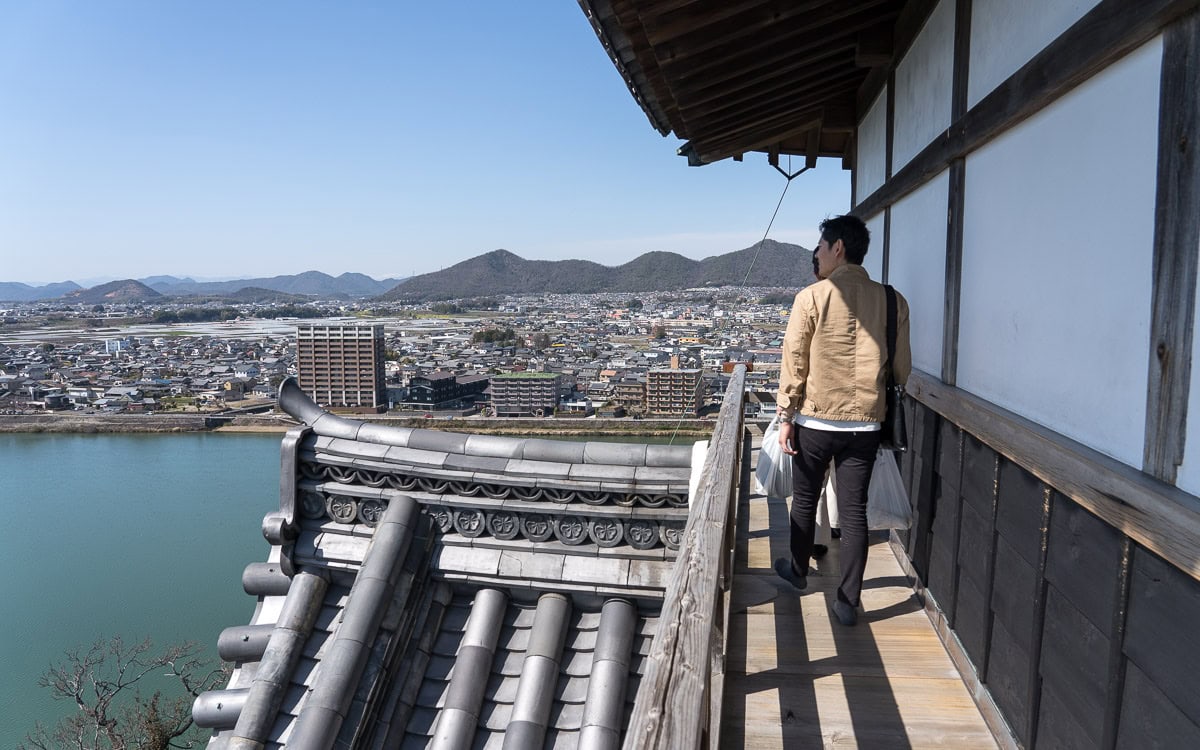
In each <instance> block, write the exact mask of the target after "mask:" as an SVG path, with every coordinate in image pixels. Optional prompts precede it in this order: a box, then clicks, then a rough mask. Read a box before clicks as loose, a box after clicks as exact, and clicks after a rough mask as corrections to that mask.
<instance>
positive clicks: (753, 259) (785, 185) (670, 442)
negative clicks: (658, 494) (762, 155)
mask: <svg viewBox="0 0 1200 750" xmlns="http://www.w3.org/2000/svg"><path fill="white" fill-rule="evenodd" d="M771 166H773V167H775V169H777V170H778V171H779V174H781V175H783V176H784V177H786V178H787V181H786V182H784V183H783V192H781V193H780V194H779V200H778V201H777V202H776V203H775V211H774V212H773V213H772V214H771V220H770V221H768V222H767V228H766V229H765V230H764V231H763V236H762V239H761V240H759V241H758V243H757V244H756V245H755V246H754V255H753V256H752V257H751V258H750V267H749V268H747V269H746V276H745V278H743V279H742V286H746V284H747V283H748V282H749V281H750V272H751V271H753V270H754V263H755V262H756V261H757V260H758V254H759V253H760V252H762V246H763V243H764V242H766V241H767V235H769V234H770V233H771V227H773V226H774V225H775V217H777V216H779V208H780V206H782V205H783V199H784V197H785V196H786V195H787V191H788V188H789V187H791V184H792V180H794V179H796V178H797V177H799V176H800V175H802V174H804V173H805V172H807V171H808V170H809V169H811V167H809V166H805V167H804V168H802V169H798V170H796V171H795V172H785V171H784V170H783V168H782V167H780V166H779V165H778V164H772V165H771ZM791 168H792V156H791V154H788V169H791ZM682 424H683V417H682V416H680V417H679V421H678V422H676V423H675V429H674V431H672V432H671V438H670V440H668V441H667V445H673V444H674V443H675V435H677V434H678V433H679V427H680V425H682Z"/></svg>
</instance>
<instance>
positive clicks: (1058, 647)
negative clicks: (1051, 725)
mask: <svg viewBox="0 0 1200 750" xmlns="http://www.w3.org/2000/svg"><path fill="white" fill-rule="evenodd" d="M1104 586H1105V587H1106V588H1111V586H1109V585H1108V581H1104ZM1108 652H1109V640H1108V638H1107V637H1106V636H1105V635H1104V633H1102V632H1101V631H1100V630H1099V629H1098V628H1097V627H1096V626H1095V625H1093V624H1092V623H1091V621H1089V620H1088V618H1087V617H1086V616H1084V614H1083V613H1082V612H1080V611H1079V610H1078V609H1076V608H1075V607H1074V606H1073V605H1072V604H1071V602H1070V601H1068V599H1067V597H1065V596H1063V595H1062V594H1061V592H1059V591H1058V590H1057V589H1055V588H1054V587H1051V588H1050V590H1049V592H1048V593H1047V597H1046V618H1045V624H1044V630H1043V634H1042V654H1041V667H1040V673H1041V675H1042V691H1043V694H1044V693H1045V692H1047V691H1050V692H1052V693H1054V694H1055V695H1056V696H1058V700H1059V701H1061V702H1062V704H1063V707H1064V708H1065V709H1066V711H1067V712H1068V713H1070V715H1071V716H1072V717H1073V718H1074V720H1075V722H1076V723H1078V724H1079V725H1080V726H1081V727H1083V730H1084V731H1085V733H1086V736H1087V739H1088V746H1089V747H1099V746H1100V741H1101V739H1102V737H1103V731H1104V708H1105V705H1106V703H1107V688H1108V671H1109V670H1108ZM1041 713H1042V718H1043V720H1045V719H1047V718H1049V719H1051V720H1053V719H1054V718H1055V717H1047V713H1048V712H1047V711H1046V706H1045V704H1043V705H1042V712H1041ZM1039 736H1041V730H1040V729H1039Z"/></svg>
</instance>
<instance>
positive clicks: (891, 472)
mask: <svg viewBox="0 0 1200 750" xmlns="http://www.w3.org/2000/svg"><path fill="white" fill-rule="evenodd" d="M911 525H912V506H911V505H910V504H909V502H908V492H906V491H905V489H904V480H903V479H901V478H900V469H899V468H897V467H896V459H895V458H894V454H893V453H892V451H888V450H883V449H882V448H881V449H880V450H879V452H878V453H876V454H875V468H874V469H873V470H872V471H871V484H870V486H868V487H867V528H868V529H870V530H871V531H881V530H884V529H907V528H908V527H909V526H911Z"/></svg>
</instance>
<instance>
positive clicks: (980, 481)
mask: <svg viewBox="0 0 1200 750" xmlns="http://www.w3.org/2000/svg"><path fill="white" fill-rule="evenodd" d="M962 464H963V469H962V496H963V500H964V501H966V502H967V503H970V504H971V505H973V506H974V507H975V509H976V510H978V511H979V512H980V513H984V514H986V515H988V516H989V517H991V516H992V514H993V506H994V505H995V498H996V451H994V450H992V449H991V448H990V447H988V445H987V444H986V443H984V442H982V441H980V440H979V439H978V438H976V437H975V436H974V435H967V436H966V439H965V440H963V457H962Z"/></svg>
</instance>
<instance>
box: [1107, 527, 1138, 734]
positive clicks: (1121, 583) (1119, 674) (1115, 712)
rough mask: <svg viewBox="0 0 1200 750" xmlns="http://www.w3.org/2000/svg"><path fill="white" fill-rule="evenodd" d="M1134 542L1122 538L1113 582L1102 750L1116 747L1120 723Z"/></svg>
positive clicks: (1127, 538)
mask: <svg viewBox="0 0 1200 750" xmlns="http://www.w3.org/2000/svg"><path fill="white" fill-rule="evenodd" d="M1133 547H1134V544H1133V540H1132V539H1130V538H1129V537H1127V536H1126V537H1122V538H1121V567H1120V575H1118V576H1117V580H1116V582H1115V583H1114V586H1115V587H1116V593H1115V594H1114V596H1113V624H1112V633H1111V635H1110V636H1109V641H1108V644H1109V645H1108V695H1107V700H1106V703H1105V706H1104V735H1103V739H1102V741H1101V743H1100V746H1101V747H1102V748H1105V750H1112V748H1115V747H1116V746H1117V728H1118V725H1119V724H1120V721H1121V704H1122V702H1123V695H1122V693H1124V692H1125V653H1124V646H1125V620H1126V617H1125V615H1126V613H1127V612H1128V611H1129V576H1130V574H1131V571H1132V570H1133V555H1134V551H1133Z"/></svg>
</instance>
